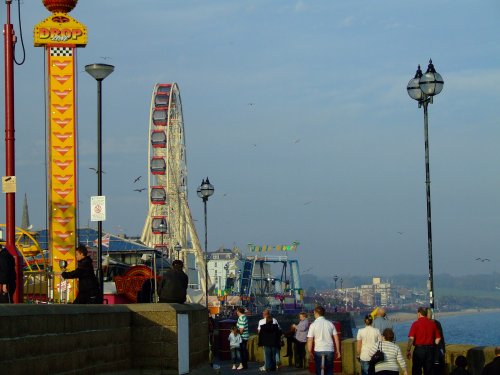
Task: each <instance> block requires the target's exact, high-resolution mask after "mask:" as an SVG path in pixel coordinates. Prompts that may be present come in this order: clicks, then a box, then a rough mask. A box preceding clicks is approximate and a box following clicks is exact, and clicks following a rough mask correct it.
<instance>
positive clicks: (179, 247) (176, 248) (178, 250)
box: [174, 242, 182, 259]
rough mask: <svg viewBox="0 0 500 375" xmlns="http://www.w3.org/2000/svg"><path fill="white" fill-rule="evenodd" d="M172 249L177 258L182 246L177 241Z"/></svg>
mask: <svg viewBox="0 0 500 375" xmlns="http://www.w3.org/2000/svg"><path fill="white" fill-rule="evenodd" d="M174 250H175V251H176V252H177V259H179V254H180V252H181V250H182V246H181V244H180V243H179V242H177V245H175V246H174Z"/></svg>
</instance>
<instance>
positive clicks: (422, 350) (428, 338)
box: [406, 307, 441, 375]
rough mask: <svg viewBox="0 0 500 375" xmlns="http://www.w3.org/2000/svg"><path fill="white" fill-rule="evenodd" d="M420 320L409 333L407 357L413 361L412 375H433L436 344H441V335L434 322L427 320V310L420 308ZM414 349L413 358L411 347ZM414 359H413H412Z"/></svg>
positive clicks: (418, 312) (418, 314)
mask: <svg viewBox="0 0 500 375" xmlns="http://www.w3.org/2000/svg"><path fill="white" fill-rule="evenodd" d="M417 316H418V319H417V320H416V321H414V322H413V324H412V325H411V328H410V332H409V333H408V347H407V348H406V357H407V358H408V359H413V360H412V367H411V371H412V375H421V374H422V369H423V371H424V375H431V374H432V368H433V364H434V344H436V345H437V344H439V342H440V341H441V334H440V333H439V330H438V328H437V326H436V323H434V321H433V320H431V319H428V318H427V308H426V307H419V308H418V311H417ZM412 346H415V349H413V356H412V353H411V347H412ZM412 357H413V358H412Z"/></svg>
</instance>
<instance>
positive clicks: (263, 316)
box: [257, 309, 281, 371]
mask: <svg viewBox="0 0 500 375" xmlns="http://www.w3.org/2000/svg"><path fill="white" fill-rule="evenodd" d="M268 316H271V312H270V311H269V309H264V310H263V311H262V319H261V320H259V324H258V326H257V334H259V332H260V327H261V326H263V325H264V324H266V323H267V322H266V319H267V317H268ZM273 324H276V325H277V326H278V328H279V329H281V327H280V325H279V323H278V321H277V320H276V318H273ZM280 359H281V358H280V351H279V350H278V351H277V352H276V365H277V366H278V367H279V365H280V362H281V361H280ZM265 369H266V365H265V364H264V365H262V366H261V367H259V370H261V371H264V370H265Z"/></svg>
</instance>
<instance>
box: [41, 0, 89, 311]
mask: <svg viewBox="0 0 500 375" xmlns="http://www.w3.org/2000/svg"><path fill="white" fill-rule="evenodd" d="M77 1H78V0H43V4H44V5H45V7H46V8H47V9H48V10H49V11H50V12H52V14H51V15H50V16H49V17H47V18H46V19H45V20H43V21H42V22H40V23H39V24H37V25H36V26H35V28H34V35H33V37H34V45H35V47H44V48H45V56H46V59H45V63H46V68H47V69H46V72H47V76H46V81H47V92H46V96H47V102H46V105H47V123H48V150H47V151H48V160H49V161H48V164H49V165H48V167H49V169H48V181H49V182H48V183H49V187H48V195H49V196H48V212H49V228H48V229H49V236H48V238H49V240H48V249H49V252H50V256H51V264H52V267H53V270H54V272H55V274H56V275H58V274H59V273H60V271H61V268H60V266H59V262H60V261H61V260H66V261H67V263H68V268H69V269H74V268H75V264H76V259H75V248H76V242H77V227H76V223H77V220H76V213H77V212H76V207H77V203H78V198H77V197H78V195H77V160H76V158H77V152H76V147H77V142H76V134H77V124H76V84H75V70H76V49H77V48H78V47H85V45H86V44H87V28H86V27H85V25H83V24H81V23H80V22H78V21H77V20H75V19H74V18H72V17H71V16H69V15H68V12H70V11H71V10H72V9H73V8H74V7H75V6H76V3H77ZM68 291H69V292H70V293H69V294H68ZM53 293H54V295H53V298H54V300H55V301H61V300H66V301H67V300H73V299H74V297H75V288H74V284H72V283H66V282H65V281H64V280H61V279H60V278H59V276H56V279H55V280H54V291H53ZM62 295H64V296H65V298H61V297H62Z"/></svg>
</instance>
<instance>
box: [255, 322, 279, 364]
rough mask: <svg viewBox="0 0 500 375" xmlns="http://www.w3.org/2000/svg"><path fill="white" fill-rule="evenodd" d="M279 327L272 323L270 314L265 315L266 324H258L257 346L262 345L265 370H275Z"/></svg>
mask: <svg viewBox="0 0 500 375" xmlns="http://www.w3.org/2000/svg"><path fill="white" fill-rule="evenodd" d="M281 334H282V332H281V329H280V328H279V326H278V325H277V324H274V322H273V318H272V317H271V316H267V317H266V324H263V325H261V326H260V330H259V346H263V347H264V358H265V364H264V366H265V370H266V371H276V370H277V369H278V363H276V352H277V351H279V350H280V347H281Z"/></svg>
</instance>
